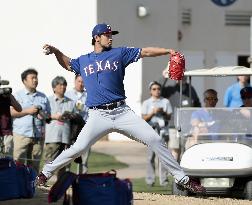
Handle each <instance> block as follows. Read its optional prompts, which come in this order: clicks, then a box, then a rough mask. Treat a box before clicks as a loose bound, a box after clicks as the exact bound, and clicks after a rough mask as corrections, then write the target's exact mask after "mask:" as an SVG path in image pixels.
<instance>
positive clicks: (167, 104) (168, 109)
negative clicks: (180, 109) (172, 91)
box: [165, 100, 172, 114]
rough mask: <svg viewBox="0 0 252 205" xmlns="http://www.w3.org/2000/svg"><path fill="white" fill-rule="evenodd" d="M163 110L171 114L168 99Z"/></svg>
mask: <svg viewBox="0 0 252 205" xmlns="http://www.w3.org/2000/svg"><path fill="white" fill-rule="evenodd" d="M165 112H167V113H168V114H172V106H171V103H170V101H169V100H167V101H166V109H165Z"/></svg>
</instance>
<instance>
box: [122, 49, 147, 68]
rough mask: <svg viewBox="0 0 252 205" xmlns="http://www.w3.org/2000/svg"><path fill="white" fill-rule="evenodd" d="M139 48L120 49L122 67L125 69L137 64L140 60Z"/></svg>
mask: <svg viewBox="0 0 252 205" xmlns="http://www.w3.org/2000/svg"><path fill="white" fill-rule="evenodd" d="M141 50H142V49H141V48H128V47H122V51H121V52H122V61H123V65H124V67H127V66H128V65H129V64H131V63H133V62H137V61H138V60H139V58H140V54H141Z"/></svg>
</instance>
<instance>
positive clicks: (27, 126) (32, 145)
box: [11, 68, 50, 172]
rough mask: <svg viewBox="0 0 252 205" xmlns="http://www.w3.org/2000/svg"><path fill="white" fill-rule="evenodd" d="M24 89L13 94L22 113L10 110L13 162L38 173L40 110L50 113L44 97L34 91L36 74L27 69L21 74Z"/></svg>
mask: <svg viewBox="0 0 252 205" xmlns="http://www.w3.org/2000/svg"><path fill="white" fill-rule="evenodd" d="M21 80H22V82H23V84H24V86H25V88H24V89H22V90H20V91H18V92H17V93H15V95H14V96H15V98H16V99H17V101H18V102H19V103H20V105H21V106H22V111H21V112H17V111H16V110H15V109H13V108H12V109H11V114H12V116H13V118H14V119H13V139H14V153H13V157H14V159H15V160H17V161H20V162H23V163H26V164H28V165H32V166H33V167H34V169H35V170H36V171H37V172H39V163H40V159H41V154H42V150H43V137H44V125H45V122H44V120H43V118H42V116H41V115H40V114H38V113H39V112H40V110H42V111H44V112H46V113H50V107H49V102H48V99H47V97H46V95H45V94H44V93H42V92H39V91H37V90H36V88H37V86H38V72H37V71H36V70H35V69H32V68H30V69H27V70H25V71H24V72H23V73H22V74H21Z"/></svg>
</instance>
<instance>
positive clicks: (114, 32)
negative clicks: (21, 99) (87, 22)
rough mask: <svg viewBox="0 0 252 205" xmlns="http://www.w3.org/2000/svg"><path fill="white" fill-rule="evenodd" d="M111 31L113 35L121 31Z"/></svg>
mask: <svg viewBox="0 0 252 205" xmlns="http://www.w3.org/2000/svg"><path fill="white" fill-rule="evenodd" d="M111 33H112V35H116V34H118V33H119V31H112V32H111Z"/></svg>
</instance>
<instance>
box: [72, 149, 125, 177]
mask: <svg viewBox="0 0 252 205" xmlns="http://www.w3.org/2000/svg"><path fill="white" fill-rule="evenodd" d="M126 167H128V165H127V164H125V163H122V162H119V161H117V160H116V159H115V157H114V156H111V155H107V154H102V153H98V152H91V154H90V156H89V159H88V173H94V172H107V171H109V170H111V169H114V170H117V169H123V168H126ZM76 170H77V164H76V163H74V162H73V163H72V164H71V171H72V172H75V173H76Z"/></svg>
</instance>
